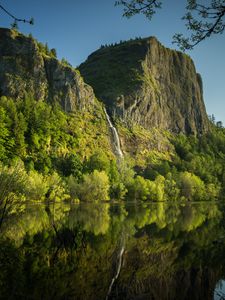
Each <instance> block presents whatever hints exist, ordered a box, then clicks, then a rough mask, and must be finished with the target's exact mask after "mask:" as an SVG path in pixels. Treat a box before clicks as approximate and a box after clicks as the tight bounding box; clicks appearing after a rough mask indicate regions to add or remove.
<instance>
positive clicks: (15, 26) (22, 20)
mask: <svg viewBox="0 0 225 300" xmlns="http://www.w3.org/2000/svg"><path fill="white" fill-rule="evenodd" d="M0 9H1V10H3V11H4V12H5V13H6V14H7V15H8V16H10V17H11V18H12V19H13V23H12V28H14V29H17V28H18V22H23V23H28V24H30V25H33V24H34V19H33V18H30V20H27V19H21V18H17V17H15V16H14V15H13V14H11V13H10V12H9V11H8V10H7V9H5V8H4V7H3V6H2V5H1V4H0Z"/></svg>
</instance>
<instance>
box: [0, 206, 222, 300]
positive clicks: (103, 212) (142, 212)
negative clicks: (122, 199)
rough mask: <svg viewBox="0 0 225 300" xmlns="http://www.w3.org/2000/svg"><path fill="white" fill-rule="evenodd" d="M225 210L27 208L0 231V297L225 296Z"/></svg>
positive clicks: (198, 297)
mask: <svg viewBox="0 0 225 300" xmlns="http://www.w3.org/2000/svg"><path fill="white" fill-rule="evenodd" d="M224 213H225V206H224V205H223V204H221V203H219V202H198V203H191V202H188V203H168V202H167V203H165V202H160V203H141V202H136V203H117V204H106V203H95V204H68V203H67V204H65V203H64V204H63V203H52V204H46V205H44V204H28V203H27V204H25V205H24V206H23V207H20V212H19V213H18V212H17V213H16V211H12V213H11V214H10V215H9V216H8V217H7V218H6V219H5V220H4V222H3V225H2V228H1V231H0V299H38V300H39V299H44V300H45V299H46V300H48V299H76V300H78V299H81V300H86V299H87V300H91V299H93V300H94V299H98V300H101V299H131V300H132V299H137V300H140V299H157V300H158V299H159V300H161V299H162V300H164V299H165V300H166V299H176V300H179V299H187V300H195V299H206V300H207V299H216V300H220V299H221V300H222V299H225V284H224V283H225V281H224V279H225V214H224Z"/></svg>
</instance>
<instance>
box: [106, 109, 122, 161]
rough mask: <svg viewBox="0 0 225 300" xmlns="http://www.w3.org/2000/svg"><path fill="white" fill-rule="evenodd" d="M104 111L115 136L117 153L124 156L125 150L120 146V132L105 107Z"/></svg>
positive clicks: (114, 142) (114, 143)
mask: <svg viewBox="0 0 225 300" xmlns="http://www.w3.org/2000/svg"><path fill="white" fill-rule="evenodd" d="M104 112H105V115H106V119H107V121H108V124H109V127H110V130H111V132H112V136H113V145H114V147H115V151H116V155H117V156H119V157H120V158H121V157H123V152H122V150H121V148H120V139H119V135H118V132H117V130H116V128H115V127H114V126H113V124H112V122H111V120H110V117H109V115H108V113H107V111H106V109H105V107H104Z"/></svg>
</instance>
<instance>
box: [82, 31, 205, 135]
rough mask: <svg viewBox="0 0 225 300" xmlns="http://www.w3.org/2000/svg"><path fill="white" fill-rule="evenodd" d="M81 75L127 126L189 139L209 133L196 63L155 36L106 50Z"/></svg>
mask: <svg viewBox="0 0 225 300" xmlns="http://www.w3.org/2000/svg"><path fill="white" fill-rule="evenodd" d="M79 70H80V72H81V75H82V76H83V77H84V79H85V81H86V82H87V83H88V84H90V85H91V86H92V87H93V88H94V91H95V93H96V95H97V97H98V98H99V99H101V100H102V101H103V102H104V103H105V104H106V106H107V107H108V109H109V111H110V112H111V114H112V115H114V116H116V117H119V118H121V119H123V120H124V121H125V123H126V124H129V123H136V124H140V125H142V126H144V127H145V128H146V129H151V128H154V127H157V128H160V129H165V130H170V131H172V132H175V133H179V132H183V133H185V134H202V133H204V132H206V131H207V130H208V128H209V123H208V118H207V114H206V110H205V106H204V101H203V93H202V81H201V77H200V75H199V74H197V73H196V70H195V66H194V63H193V61H192V60H191V58H190V57H189V56H187V55H185V54H183V53H181V52H177V51H174V50H170V49H167V48H165V47H163V46H162V45H161V44H160V43H159V42H158V41H157V40H156V38H154V37H151V38H146V39H137V40H135V41H129V42H124V43H121V44H119V45H114V46H110V47H102V48H101V49H99V50H98V51H96V52H94V53H93V54H91V55H90V56H89V57H88V59H87V61H86V62H84V63H83V64H81V65H80V67H79Z"/></svg>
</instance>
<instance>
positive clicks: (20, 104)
mask: <svg viewBox="0 0 225 300" xmlns="http://www.w3.org/2000/svg"><path fill="white" fill-rule="evenodd" d="M0 33H1V38H2V39H3V41H7V42H6V44H5V46H4V44H2V45H1V46H0V53H1V54H2V56H1V59H0V77H1V78H2V81H1V83H0V85H1V90H0V92H1V98H0V161H1V164H0V179H1V192H0V193H1V194H0V213H1V215H0V220H3V217H4V216H5V214H6V213H7V211H6V210H5V206H7V205H8V207H9V208H10V209H11V203H16V204H17V205H18V206H17V207H19V204H20V202H21V201H23V200H66V199H74V200H76V201H79V200H81V201H98V200H109V199H119V200H121V199H126V200H143V201H145V200H153V201H161V200H168V201H175V200H184V199H188V200H212V199H217V198H220V197H222V195H223V193H224V181H225V177H224V173H225V172H224V171H225V166H224V158H225V157H224V156H225V131H224V129H223V128H217V127H216V126H214V125H211V130H210V131H208V132H205V133H204V134H202V135H198V136H196V135H189V136H186V135H184V134H182V133H181V134H173V133H171V132H169V131H168V130H165V129H160V128H159V129H156V128H154V129H153V128H146V127H143V126H141V125H140V124H137V123H135V122H133V121H132V120H130V122H124V120H121V119H119V118H114V121H116V122H115V126H116V127H117V129H118V133H119V136H120V139H121V146H122V150H123V153H124V159H123V160H120V162H118V161H117V158H116V157H115V155H114V154H113V151H112V149H113V147H112V143H113V141H112V136H110V130H109V126H108V124H107V118H106V116H105V113H104V110H103V104H101V103H100V102H99V101H98V100H97V99H96V98H95V96H94V94H93V91H92V88H91V87H90V86H88V85H87V84H85V83H84V81H83V79H82V78H81V76H80V75H79V72H78V71H76V70H75V69H73V68H72V67H70V66H69V65H68V64H66V63H65V62H59V61H57V59H56V58H53V57H50V56H51V53H50V52H46V51H47V50H46V47H42V46H40V45H39V46H37V45H38V44H37V42H36V41H35V40H34V39H33V38H32V37H24V36H22V35H21V34H18V33H16V32H14V31H9V30H1V31H0ZM146 42H147V40H140V39H137V40H136V41H130V42H129V43H128V44H127V43H124V42H123V43H121V45H122V48H120V47H121V45H116V46H114V47H119V48H118V49H119V50H121V49H122V50H124V49H128V48H129V47H131V46H132V47H134V48H135V47H136V46H137V43H138V47H137V48H138V50H137V53H138V55H139V54H140V51H144V53H145V51H146V49H144V47H142V46H143V45H145V44H146ZM24 43H25V44H24ZM155 43H156V44H155ZM10 45H11V47H10ZM21 45H23V47H21ZM24 45H25V46H24ZM154 45H157V47H159V48H160V51H164V48H162V47H161V46H158V42H154ZM126 47H128V48H126ZM7 49H10V52H9V54H10V59H9V60H8V56H6V55H5V54H6V50H7ZM18 49H19V52H18V56H17V62H16V65H13V64H12V62H13V57H14V55H15V51H18ZM43 49H44V50H43ZM110 49H111V48H110ZM110 49H108V48H104V49H102V50H101V51H103V52H104V51H107V52H108V51H110ZM129 49H130V48H129ZM135 49H136V48H135ZM140 49H142V50H140ZM7 51H8V50H7ZM165 51H166V52H165V55H167V54H166V53H167V50H165ZM42 52H43V53H42ZM7 53H8V52H7ZM100 53H102V52H100ZM137 53H136V52H135V51H134V52H133V57H129V56H128V55H127V60H128V61H129V63H128V65H129V67H130V63H133V64H134V67H137V66H138V64H137V57H136V54H137ZM160 53H161V52H160ZM162 53H163V52H162ZM26 55H28V57H29V60H30V61H31V62H32V55H33V62H34V64H33V67H32V64H29V66H28V65H27V63H24V62H23V60H24V57H25V56H26ZM94 57H95V55H94ZM122 57H124V53H123V54H122V56H121V62H120V63H121V64H122ZM174 57H175V56H174ZM176 57H179V54H176ZM112 59H113V58H112ZM180 59H181V61H182V60H183V57H181V58H180ZM100 60H101V57H99V61H100ZM184 61H186V62H187V61H189V60H188V59H186V58H185V59H184ZM6 62H7V63H6ZM103 62H104V59H103ZM176 63H178V62H176ZM103 65H104V63H103ZM146 66H147V65H145V67H146ZM190 66H192V63H191V64H189V63H187V64H186V67H187V68H188V67H190ZM104 68H105V72H109V69H107V65H105V66H104ZM123 70H125V71H126V72H128V69H126V68H125V69H123ZM7 71H9V73H7ZM102 71H103V69H102ZM26 72H28V73H29V84H30V85H29V84H27V81H26V78H27V77H23V75H24V74H25V73H26ZM134 73H135V72H134ZM134 73H131V77H129V76H128V79H127V80H128V81H129V80H130V78H134V77H133V76H134ZM6 74H8V75H7V76H8V77H7V80H6V77H5V76H6ZM37 74H39V75H40V74H41V76H40V77H37V76H36V75H37ZM135 74H136V73H135ZM9 75H10V76H9ZM39 75H38V76H39ZM26 76H27V75H26ZM123 76H125V75H123ZM4 79H5V80H4ZM136 79H137V80H136V83H137V86H138V85H139V84H141V85H142V84H143V78H142V77H140V76H138V77H136ZM120 81H122V80H120ZM147 81H148V84H150V83H151V84H153V81H152V80H150V83H149V80H147ZM18 82H19V83H22V85H21V86H20V87H19V86H18ZM40 82H42V83H43V85H42V87H43V86H44V88H43V90H42V91H43V93H42V94H41V97H40V98H36V97H35V96H37V95H38V94H39V90H38V89H37V86H39V83H40ZM131 82H133V83H134V82H135V80H133V79H132V80H131ZM126 84H127V82H122V83H121V86H119V85H118V89H120V88H121V89H124V88H125V86H124V85H126ZM144 84H145V83H144ZM131 85H132V84H131ZM30 86H31V87H32V89H31V90H30V93H28V92H27V91H28V90H29V87H30ZM134 86H135V85H133V86H132V88H133V89H134ZM23 87H25V89H23ZM75 91H76V93H75ZM120 92H121V91H120ZM9 94H11V95H12V96H11V97H9ZM196 111H197V110H196ZM155 113H156V114H159V115H160V113H161V110H160V108H159V107H157V108H155ZM198 113H199V112H198ZM203 114H204V112H203ZM142 117H143V118H145V114H144V112H143V114H142ZM168 118H170V117H168ZM207 126H208V125H207ZM6 204H7V205H6ZM9 204H10V205H9ZM10 209H9V212H10ZM12 209H15V208H13V207H12ZM18 209H19V208H18Z"/></svg>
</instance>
